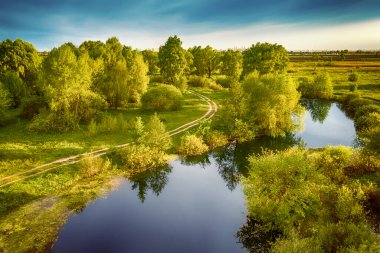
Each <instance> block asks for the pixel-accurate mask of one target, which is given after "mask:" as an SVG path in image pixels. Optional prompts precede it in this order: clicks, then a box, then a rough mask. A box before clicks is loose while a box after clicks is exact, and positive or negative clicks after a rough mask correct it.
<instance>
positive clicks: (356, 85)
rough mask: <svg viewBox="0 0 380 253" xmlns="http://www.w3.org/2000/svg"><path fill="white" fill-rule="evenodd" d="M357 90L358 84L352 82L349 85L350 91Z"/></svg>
mask: <svg viewBox="0 0 380 253" xmlns="http://www.w3.org/2000/svg"><path fill="white" fill-rule="evenodd" d="M357 90H358V84H357V83H354V84H351V85H350V91H352V92H355V91H357Z"/></svg>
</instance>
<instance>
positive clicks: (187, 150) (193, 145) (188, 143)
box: [178, 135, 208, 156]
mask: <svg viewBox="0 0 380 253" xmlns="http://www.w3.org/2000/svg"><path fill="white" fill-rule="evenodd" d="M207 151H208V147H207V145H206V144H205V143H204V142H203V140H202V138H199V137H198V136H196V135H185V136H182V137H181V144H180V145H179V148H178V153H179V154H181V155H185V156H186V155H189V156H193V155H200V154H202V153H205V152H207Z"/></svg>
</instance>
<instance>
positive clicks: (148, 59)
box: [141, 49, 160, 74]
mask: <svg viewBox="0 0 380 253" xmlns="http://www.w3.org/2000/svg"><path fill="white" fill-rule="evenodd" d="M141 53H142V55H143V57H144V61H145V63H147V65H148V68H149V72H148V73H149V74H156V73H158V72H159V71H160V68H159V67H158V52H155V51H152V50H149V49H146V50H143V51H142V52H141Z"/></svg>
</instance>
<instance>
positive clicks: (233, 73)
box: [221, 49, 243, 87]
mask: <svg viewBox="0 0 380 253" xmlns="http://www.w3.org/2000/svg"><path fill="white" fill-rule="evenodd" d="M242 64H243V54H242V53H241V52H240V51H235V50H232V49H228V50H227V51H225V52H224V53H223V56H222V68H221V73H222V74H223V75H226V76H227V77H228V79H230V80H239V78H240V75H241V72H242V71H243V68H242ZM224 87H226V86H224Z"/></svg>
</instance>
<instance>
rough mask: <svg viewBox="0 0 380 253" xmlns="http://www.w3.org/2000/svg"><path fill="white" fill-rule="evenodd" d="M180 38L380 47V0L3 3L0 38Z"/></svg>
mask: <svg viewBox="0 0 380 253" xmlns="http://www.w3.org/2000/svg"><path fill="white" fill-rule="evenodd" d="M172 35H178V36H179V37H180V38H181V40H182V42H183V46H184V47H185V48H188V47H192V46H195V45H200V46H206V45H211V46H212V47H214V48H217V49H227V48H247V47H250V46H251V45H252V44H255V43H257V42H269V43H277V44H281V45H283V46H284V47H285V48H286V49H288V50H338V49H339V50H342V49H348V50H359V49H360V50H380V0H282V1H278V0H91V1H83V0H67V1H63V0H62V1H57V0H1V1H0V40H4V39H6V38H11V39H16V38H21V39H23V40H26V41H29V42H31V43H32V44H34V46H35V47H36V48H37V49H38V50H40V51H43V50H50V49H52V48H54V47H58V46H59V45H61V44H63V43H65V42H73V43H74V44H76V45H78V46H79V45H80V44H81V43H82V42H83V41H85V40H101V41H105V40H106V39H107V38H109V37H112V36H116V37H117V38H119V40H120V41H121V42H122V43H123V44H125V45H129V46H132V47H133V48H138V49H146V48H155V49H157V48H159V46H160V45H163V44H164V43H165V41H166V40H167V38H168V37H169V36H172Z"/></svg>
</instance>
